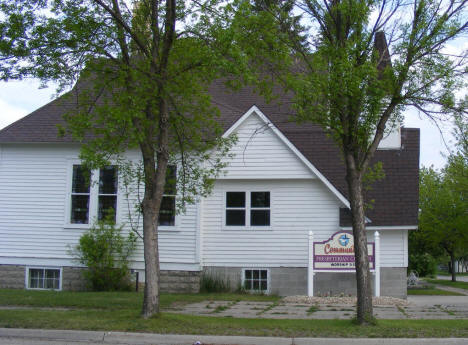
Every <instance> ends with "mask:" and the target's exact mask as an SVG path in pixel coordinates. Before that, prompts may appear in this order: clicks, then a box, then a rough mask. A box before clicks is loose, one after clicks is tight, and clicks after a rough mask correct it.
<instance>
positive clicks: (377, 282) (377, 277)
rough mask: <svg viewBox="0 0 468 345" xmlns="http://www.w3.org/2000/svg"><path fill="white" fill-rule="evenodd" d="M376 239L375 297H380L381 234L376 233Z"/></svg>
mask: <svg viewBox="0 0 468 345" xmlns="http://www.w3.org/2000/svg"><path fill="white" fill-rule="evenodd" d="M374 241H375V289H374V290H375V297H380V234H379V232H378V231H376V232H375V233H374Z"/></svg>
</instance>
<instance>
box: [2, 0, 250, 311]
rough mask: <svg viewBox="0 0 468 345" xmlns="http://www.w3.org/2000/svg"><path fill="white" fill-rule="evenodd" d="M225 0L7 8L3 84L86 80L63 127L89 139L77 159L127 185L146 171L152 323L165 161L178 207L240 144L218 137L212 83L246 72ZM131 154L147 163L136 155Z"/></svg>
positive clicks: (98, 1)
mask: <svg viewBox="0 0 468 345" xmlns="http://www.w3.org/2000/svg"><path fill="white" fill-rule="evenodd" d="M220 3H221V2H219V1H217V0H203V1H190V2H187V1H181V0H179V1H176V0H164V1H160V0H141V1H132V2H130V1H123V0H1V1H0V37H1V40H0V79H1V80H9V79H21V78H24V77H35V78H39V79H40V80H41V81H42V82H43V83H44V84H46V83H47V82H49V81H55V82H57V83H58V84H59V86H60V87H59V92H60V91H63V90H66V89H67V87H69V86H70V85H73V84H74V83H75V82H76V81H77V80H78V82H77V83H76V85H75V86H74V88H73V89H72V90H71V91H70V92H69V93H67V94H66V95H65V96H64V97H62V98H63V100H62V101H63V102H64V104H70V103H71V104H75V105H76V109H74V110H73V111H71V112H70V113H69V114H67V120H68V126H67V128H66V129H65V131H66V132H68V133H71V135H73V137H74V138H75V139H76V140H78V141H80V142H82V143H83V146H82V151H81V158H82V159H83V160H84V162H85V163H86V165H88V167H89V168H97V167H101V166H105V165H108V164H114V165H116V164H118V165H119V166H120V172H121V173H123V174H126V176H127V179H128V178H131V177H135V176H141V180H142V184H143V187H142V189H143V193H142V194H143V195H142V199H141V202H140V203H139V204H138V205H137V206H138V209H139V210H141V212H142V219H143V221H142V222H143V235H142V238H143V246H144V261H145V277H146V284H145V290H144V303H143V311H142V314H143V316H144V317H151V316H152V315H154V314H156V313H158V312H159V277H160V273H159V254H158V231H157V230H158V219H159V210H160V207H161V201H162V197H163V192H164V189H165V177H166V171H167V168H168V165H173V164H174V165H177V169H178V181H177V182H178V185H177V188H178V194H180V198H179V199H178V200H179V202H180V203H182V204H183V203H184V202H193V201H195V200H196V198H197V197H198V196H200V195H206V194H207V193H208V192H209V191H210V188H211V187H212V181H213V177H215V176H216V175H217V174H218V173H219V172H220V169H221V168H222V167H223V166H224V165H223V163H222V161H221V157H222V156H223V155H225V154H226V152H227V150H228V148H229V146H230V144H232V140H224V139H220V138H221V135H220V134H221V128H220V125H219V124H218V123H217V121H216V115H217V114H218V109H217V108H216V107H215V106H213V105H212V104H211V102H210V97H209V95H208V93H207V87H208V85H209V84H210V82H211V81H212V80H213V79H216V78H219V77H221V76H229V75H239V74H243V73H245V72H246V71H247V70H248V68H247V67H248V66H247V60H245V59H243V58H242V54H241V53H240V52H239V51H237V50H236V46H235V45H234V44H232V42H233V41H235V40H233V39H232V34H231V33H230V31H229V27H230V26H229V21H230V20H231V19H232V15H230V14H229V8H227V7H222V6H221V4H220ZM215 12H216V13H217V15H216V16H214V15H213V13H215ZM218 14H219V15H218ZM244 79H245V78H244ZM129 150H136V151H137V152H139V154H140V156H141V161H140V162H135V161H132V160H128V159H127V156H126V155H125V153H126V152H128V151H129ZM213 151H216V152H218V153H219V154H218V155H212V154H210V153H211V152H213ZM140 168H141V170H140Z"/></svg>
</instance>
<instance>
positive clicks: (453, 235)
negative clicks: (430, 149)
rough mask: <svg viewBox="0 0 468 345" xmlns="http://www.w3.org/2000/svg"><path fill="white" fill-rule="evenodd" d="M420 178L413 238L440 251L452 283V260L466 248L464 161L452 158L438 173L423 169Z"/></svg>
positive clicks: (467, 173)
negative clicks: (448, 262)
mask: <svg viewBox="0 0 468 345" xmlns="http://www.w3.org/2000/svg"><path fill="white" fill-rule="evenodd" d="M420 177H421V183H420V201H419V205H420V206H419V207H420V215H419V230H418V234H417V237H416V238H417V239H418V240H419V241H421V242H422V243H424V244H425V246H426V247H427V249H429V250H431V249H435V250H436V251H440V250H443V251H444V253H445V254H446V255H448V256H449V257H450V262H451V266H452V281H456V272H455V269H454V267H455V261H456V260H457V259H458V258H459V257H461V256H463V255H464V254H466V251H467V248H468V228H467V224H468V160H467V159H466V158H464V157H463V156H462V155H456V156H452V157H450V158H449V161H448V163H447V165H446V167H445V168H444V169H443V170H442V171H441V172H438V171H435V170H434V169H432V168H429V169H427V168H423V169H422V170H421V173H420Z"/></svg>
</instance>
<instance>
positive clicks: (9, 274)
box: [0, 265, 26, 289]
mask: <svg viewBox="0 0 468 345" xmlns="http://www.w3.org/2000/svg"><path fill="white" fill-rule="evenodd" d="M25 272H26V271H25V267H24V266H16V265H0V289H24V280H25V274H26V273H25Z"/></svg>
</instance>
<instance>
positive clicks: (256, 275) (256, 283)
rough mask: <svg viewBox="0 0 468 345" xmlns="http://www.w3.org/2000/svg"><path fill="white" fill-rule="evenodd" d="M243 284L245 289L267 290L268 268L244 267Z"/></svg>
mask: <svg viewBox="0 0 468 345" xmlns="http://www.w3.org/2000/svg"><path fill="white" fill-rule="evenodd" d="M243 286H244V289H245V290H247V291H254V292H255V291H258V292H265V291H268V270H265V269H263V270H261V269H244V283H243Z"/></svg>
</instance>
